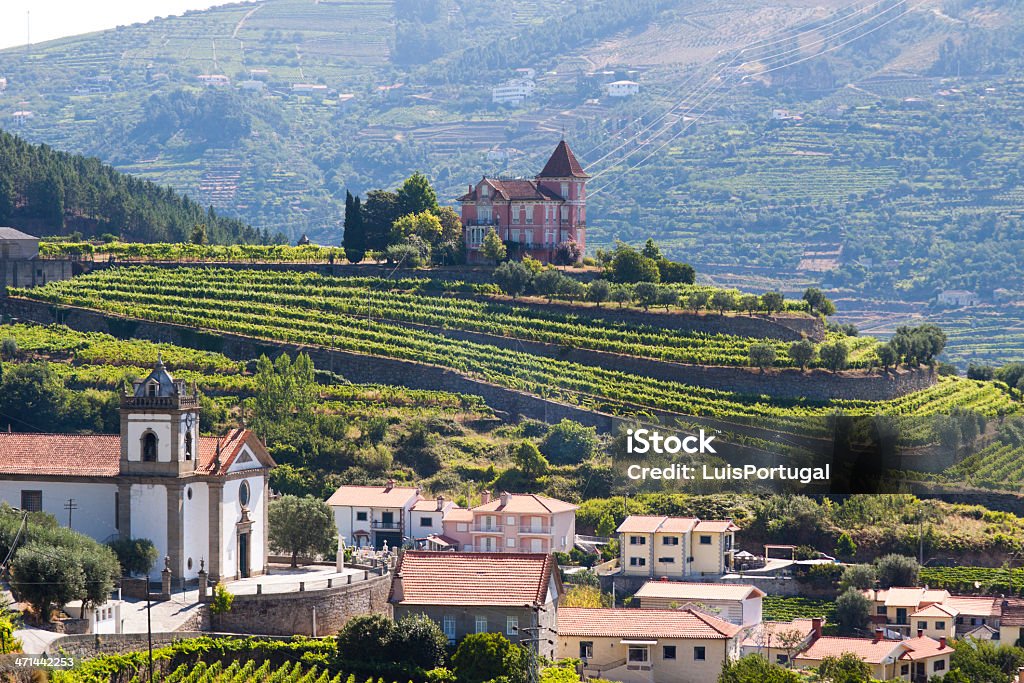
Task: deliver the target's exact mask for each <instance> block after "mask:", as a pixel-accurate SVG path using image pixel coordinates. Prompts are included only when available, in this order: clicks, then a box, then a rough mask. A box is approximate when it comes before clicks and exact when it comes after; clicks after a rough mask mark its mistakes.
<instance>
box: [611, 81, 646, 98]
mask: <svg viewBox="0 0 1024 683" xmlns="http://www.w3.org/2000/svg"><path fill="white" fill-rule="evenodd" d="M604 89H605V92H606V93H608V97H632V96H633V95H636V94H638V93H639V92H640V84H639V83H637V82H636V81H612V82H611V83H609V84H608V85H606V86H605V87H604Z"/></svg>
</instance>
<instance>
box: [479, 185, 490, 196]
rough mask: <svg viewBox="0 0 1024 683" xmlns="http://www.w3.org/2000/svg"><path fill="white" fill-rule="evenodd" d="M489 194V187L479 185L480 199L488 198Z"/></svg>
mask: <svg viewBox="0 0 1024 683" xmlns="http://www.w3.org/2000/svg"><path fill="white" fill-rule="evenodd" d="M490 194H491V188H490V186H489V185H481V186H480V196H481V197H488V196H490Z"/></svg>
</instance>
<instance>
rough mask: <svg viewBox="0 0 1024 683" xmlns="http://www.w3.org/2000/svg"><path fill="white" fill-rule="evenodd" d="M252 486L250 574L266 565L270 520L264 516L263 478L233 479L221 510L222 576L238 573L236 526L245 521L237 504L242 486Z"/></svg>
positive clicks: (250, 498)
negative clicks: (243, 483)
mask: <svg viewBox="0 0 1024 683" xmlns="http://www.w3.org/2000/svg"><path fill="white" fill-rule="evenodd" d="M243 481H246V482H248V483H249V505H248V506H247V507H248V508H249V519H251V520H252V534H251V535H250V536H249V545H250V548H251V550H250V553H249V571H250V573H252V572H257V571H261V570H262V569H263V567H264V566H265V565H266V556H267V549H266V539H267V520H266V519H265V518H264V515H263V476H262V475H254V476H251V477H246V478H245V479H234V480H231V481H228V482H225V484H224V494H223V499H222V502H221V507H220V520H221V521H220V524H221V531H220V534H221V550H220V556H221V573H220V575H221V576H225V577H228V576H235V574H236V573H237V572H238V539H237V538H236V533H235V525H236V524H238V521H239V520H240V519H241V518H242V507H241V505H240V504H239V502H238V491H239V488H240V487H241V485H242V482H243Z"/></svg>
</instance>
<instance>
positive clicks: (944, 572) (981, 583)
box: [920, 567, 1024, 595]
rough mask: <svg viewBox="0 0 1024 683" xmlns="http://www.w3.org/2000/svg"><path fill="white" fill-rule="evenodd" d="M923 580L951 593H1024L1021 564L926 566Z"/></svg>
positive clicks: (928, 584) (921, 576)
mask: <svg viewBox="0 0 1024 683" xmlns="http://www.w3.org/2000/svg"><path fill="white" fill-rule="evenodd" d="M920 581H921V583H922V584H923V585H927V586H928V587H929V588H943V589H945V590H948V591H949V592H950V593H971V594H978V595H992V594H996V593H1001V594H1005V595H1021V594H1024V569H1022V568H1020V567H1017V568H1009V567H923V568H922V569H921V574H920Z"/></svg>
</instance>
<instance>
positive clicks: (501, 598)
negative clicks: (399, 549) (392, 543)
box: [390, 550, 557, 607]
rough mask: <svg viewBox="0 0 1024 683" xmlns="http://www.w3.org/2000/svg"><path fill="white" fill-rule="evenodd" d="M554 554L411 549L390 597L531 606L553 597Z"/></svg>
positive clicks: (425, 601)
mask: <svg viewBox="0 0 1024 683" xmlns="http://www.w3.org/2000/svg"><path fill="white" fill-rule="evenodd" d="M553 575H554V576H556V577H557V568H556V567H555V562H554V557H553V556H552V555H542V554H535V553H449V552H429V551H417V550H409V551H406V552H404V553H402V557H401V559H400V560H399V562H398V566H397V567H396V568H395V579H394V582H393V583H392V585H391V597H390V601H391V602H393V603H395V604H399V605H471V606H492V605H493V606H503V607H525V606H527V605H531V606H532V605H535V604H544V603H546V602H547V593H548V585H549V583H550V580H551V577H552V576H553Z"/></svg>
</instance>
